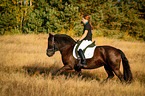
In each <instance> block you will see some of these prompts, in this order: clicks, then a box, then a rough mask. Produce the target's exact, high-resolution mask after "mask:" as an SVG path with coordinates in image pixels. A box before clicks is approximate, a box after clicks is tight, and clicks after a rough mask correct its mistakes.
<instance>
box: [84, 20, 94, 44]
mask: <svg viewBox="0 0 145 96" xmlns="http://www.w3.org/2000/svg"><path fill="white" fill-rule="evenodd" d="M85 30H88V34H87V36H86V37H85V38H84V39H83V40H91V41H92V32H91V25H90V23H89V22H87V23H86V24H85V25H84V30H83V34H84V32H85Z"/></svg>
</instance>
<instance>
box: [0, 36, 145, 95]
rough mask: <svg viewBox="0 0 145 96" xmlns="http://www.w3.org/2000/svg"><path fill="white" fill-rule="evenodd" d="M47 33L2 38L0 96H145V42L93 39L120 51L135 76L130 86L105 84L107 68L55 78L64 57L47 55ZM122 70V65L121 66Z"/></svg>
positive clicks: (68, 73)
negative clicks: (79, 75) (103, 82)
mask: <svg viewBox="0 0 145 96" xmlns="http://www.w3.org/2000/svg"><path fill="white" fill-rule="evenodd" d="M47 37H48V34H38V35H34V34H31V35H7V36H0V96H145V42H139V41H123V40H117V39H108V38H103V37H98V38H94V39H93V40H95V41H96V45H111V46H114V47H116V48H119V49H121V50H122V51H123V52H124V53H125V54H126V57H127V58H128V60H129V62H130V66H131V71H132V74H133V79H134V80H133V82H132V83H131V84H122V83H120V81H119V79H118V78H117V77H116V76H115V77H114V78H113V79H112V80H110V81H109V82H107V83H105V84H100V83H101V81H103V80H104V79H105V78H106V77H107V73H106V72H105V70H104V68H103V67H101V68H98V69H93V70H82V74H83V76H82V77H78V76H77V75H76V74H75V72H65V73H63V74H62V75H59V76H56V77H53V76H52V74H53V73H55V72H56V71H57V70H58V69H59V68H60V67H62V66H63V64H62V61H61V55H60V53H59V52H56V53H55V55H54V56H53V57H47V56H46V48H47ZM121 70H122V64H121Z"/></svg>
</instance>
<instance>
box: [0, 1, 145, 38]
mask: <svg viewBox="0 0 145 96" xmlns="http://www.w3.org/2000/svg"><path fill="white" fill-rule="evenodd" d="M144 11H145V1H144V0H1V1H0V34H1V35H3V34H23V33H25V34H28V33H49V32H54V33H69V32H72V31H70V30H73V35H76V36H79V35H80V34H81V32H82V26H81V25H80V22H81V18H82V14H89V15H90V17H91V20H92V25H94V29H95V30H94V32H96V34H97V32H101V35H103V36H112V35H118V34H120V36H119V37H118V38H122V37H123V35H125V34H127V35H129V36H131V37H134V38H136V39H145V32H144V31H145V27H144V26H145V12H144ZM98 30H99V31H98ZM100 30H101V31H100ZM114 30H117V31H114ZM117 32H118V33H117ZM98 34H99V33H98Z"/></svg>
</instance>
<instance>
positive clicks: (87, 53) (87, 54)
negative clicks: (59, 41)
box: [73, 44, 96, 59]
mask: <svg viewBox="0 0 145 96" xmlns="http://www.w3.org/2000/svg"><path fill="white" fill-rule="evenodd" d="M76 47H77V44H76V45H75V46H74V49H73V56H74V58H76V59H78V57H77V55H76V51H75V50H76ZM95 48H96V46H94V47H88V48H87V49H86V50H85V53H84V55H85V58H86V59H90V58H92V57H93V56H94V51H95Z"/></svg>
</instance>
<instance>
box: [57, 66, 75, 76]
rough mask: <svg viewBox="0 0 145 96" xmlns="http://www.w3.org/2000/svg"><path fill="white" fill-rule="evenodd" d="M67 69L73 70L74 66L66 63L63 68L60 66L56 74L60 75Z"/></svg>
mask: <svg viewBox="0 0 145 96" xmlns="http://www.w3.org/2000/svg"><path fill="white" fill-rule="evenodd" d="M67 70H72V67H71V66H69V65H64V66H63V67H62V68H60V69H59V70H58V71H57V72H56V75H59V74H60V73H62V72H64V71H67Z"/></svg>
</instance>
